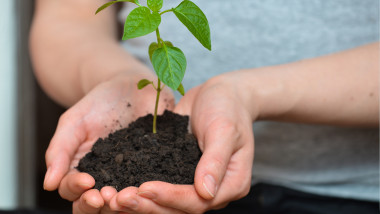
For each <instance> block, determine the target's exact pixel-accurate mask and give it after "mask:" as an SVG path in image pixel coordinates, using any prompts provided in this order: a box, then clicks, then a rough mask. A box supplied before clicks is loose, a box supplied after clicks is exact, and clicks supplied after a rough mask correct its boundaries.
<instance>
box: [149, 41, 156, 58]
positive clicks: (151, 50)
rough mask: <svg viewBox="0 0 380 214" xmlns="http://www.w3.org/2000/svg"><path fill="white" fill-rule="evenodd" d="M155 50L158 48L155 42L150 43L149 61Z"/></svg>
mask: <svg viewBox="0 0 380 214" xmlns="http://www.w3.org/2000/svg"><path fill="white" fill-rule="evenodd" d="M157 48H158V44H157V42H152V43H150V45H149V59H150V61H152V55H153V52H154V51H155V50H157Z"/></svg>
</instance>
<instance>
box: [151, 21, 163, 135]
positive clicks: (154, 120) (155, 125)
mask: <svg viewBox="0 0 380 214" xmlns="http://www.w3.org/2000/svg"><path fill="white" fill-rule="evenodd" d="M156 36H157V44H158V47H159V48H160V47H161V37H160V31H159V30H158V28H157V29H156ZM157 79H158V82H157V88H155V89H156V92H157V95H156V105H155V106H154V115H153V133H154V134H156V133H157V110H158V101H159V100H160V93H161V90H162V88H161V80H160V78H157Z"/></svg>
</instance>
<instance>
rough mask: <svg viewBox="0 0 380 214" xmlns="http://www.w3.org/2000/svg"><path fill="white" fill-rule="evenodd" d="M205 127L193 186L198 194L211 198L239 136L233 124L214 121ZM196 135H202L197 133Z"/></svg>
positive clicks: (223, 174)
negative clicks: (226, 124)
mask: <svg viewBox="0 0 380 214" xmlns="http://www.w3.org/2000/svg"><path fill="white" fill-rule="evenodd" d="M215 124H216V125H214V126H213V125H211V126H209V128H208V129H207V131H206V133H205V135H204V138H203V140H204V143H203V142H202V138H200V139H198V140H200V142H199V144H200V145H203V155H202V157H201V159H200V161H199V163H198V166H197V168H196V171H195V178H194V186H195V189H196V191H197V192H198V194H199V195H200V196H201V197H202V198H204V199H206V200H211V199H213V198H214V197H215V196H216V194H217V192H218V188H219V186H220V184H221V183H222V181H223V178H224V176H225V174H226V170H227V166H228V164H229V163H230V160H231V156H232V153H233V145H234V143H235V142H236V141H237V139H238V138H239V137H238V135H237V132H234V131H233V129H232V127H233V126H223V125H222V124H218V123H215ZM198 136H202V135H199V133H198Z"/></svg>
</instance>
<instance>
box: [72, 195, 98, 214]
mask: <svg viewBox="0 0 380 214" xmlns="http://www.w3.org/2000/svg"><path fill="white" fill-rule="evenodd" d="M103 206H104V200H103V198H102V196H101V195H100V192H99V190H96V189H91V190H88V191H87V192H85V193H83V195H82V196H81V197H80V199H78V200H76V201H75V202H74V203H73V213H74V214H93V213H94V214H96V213H99V212H100V210H101V209H102V207H103Z"/></svg>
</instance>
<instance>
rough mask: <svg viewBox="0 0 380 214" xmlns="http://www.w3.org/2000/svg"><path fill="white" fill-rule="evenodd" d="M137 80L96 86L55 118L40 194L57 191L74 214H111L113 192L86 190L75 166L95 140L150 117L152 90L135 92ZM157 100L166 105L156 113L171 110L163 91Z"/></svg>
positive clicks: (89, 182)
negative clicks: (70, 205) (71, 202)
mask: <svg viewBox="0 0 380 214" xmlns="http://www.w3.org/2000/svg"><path fill="white" fill-rule="evenodd" d="M137 78H138V77H129V76H127V75H120V76H116V77H114V78H112V79H110V80H108V81H106V82H103V83H100V84H99V85H97V86H96V87H95V88H94V89H93V90H91V91H90V92H89V93H88V94H87V95H86V96H84V97H83V98H82V99H81V100H80V101H79V102H78V103H76V104H75V105H74V106H72V107H71V108H70V109H69V110H67V111H66V112H65V113H64V114H63V115H62V116H61V118H60V119H59V122H58V126H57V129H56V132H55V134H54V136H53V138H52V140H51V142H50V145H49V147H48V150H47V152H46V164H47V172H46V175H45V181H44V189H45V190H49V191H52V190H55V189H57V188H58V191H59V194H60V195H61V197H62V198H64V199H67V200H70V201H74V203H73V212H74V213H99V212H102V213H112V212H110V209H109V207H108V203H109V202H110V200H111V198H112V197H113V195H114V194H116V190H115V189H113V188H110V187H107V188H103V189H102V190H101V191H98V190H94V189H92V188H93V186H94V184H95V180H94V179H93V178H92V177H91V176H90V175H89V174H87V173H80V172H78V171H77V170H76V169H75V167H76V166H77V165H78V162H79V160H80V159H81V158H82V157H83V156H84V155H85V154H86V153H88V152H89V151H90V150H91V147H92V145H93V144H94V142H95V141H96V140H97V139H98V138H99V137H106V136H107V135H108V133H110V132H112V131H116V130H117V129H120V128H122V127H126V126H127V125H128V124H129V122H131V121H133V120H134V119H136V118H138V117H140V116H143V115H146V114H147V113H150V112H153V110H154V100H155V96H156V93H155V90H154V89H153V88H152V87H145V88H144V89H142V90H138V89H137V85H136V83H137V82H138V81H139V79H137ZM161 99H162V100H166V102H161V104H160V106H159V111H163V110H164V109H165V108H169V109H172V108H173V106H174V99H173V96H172V94H171V92H169V91H168V90H164V91H163V92H162V93H161Z"/></svg>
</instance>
